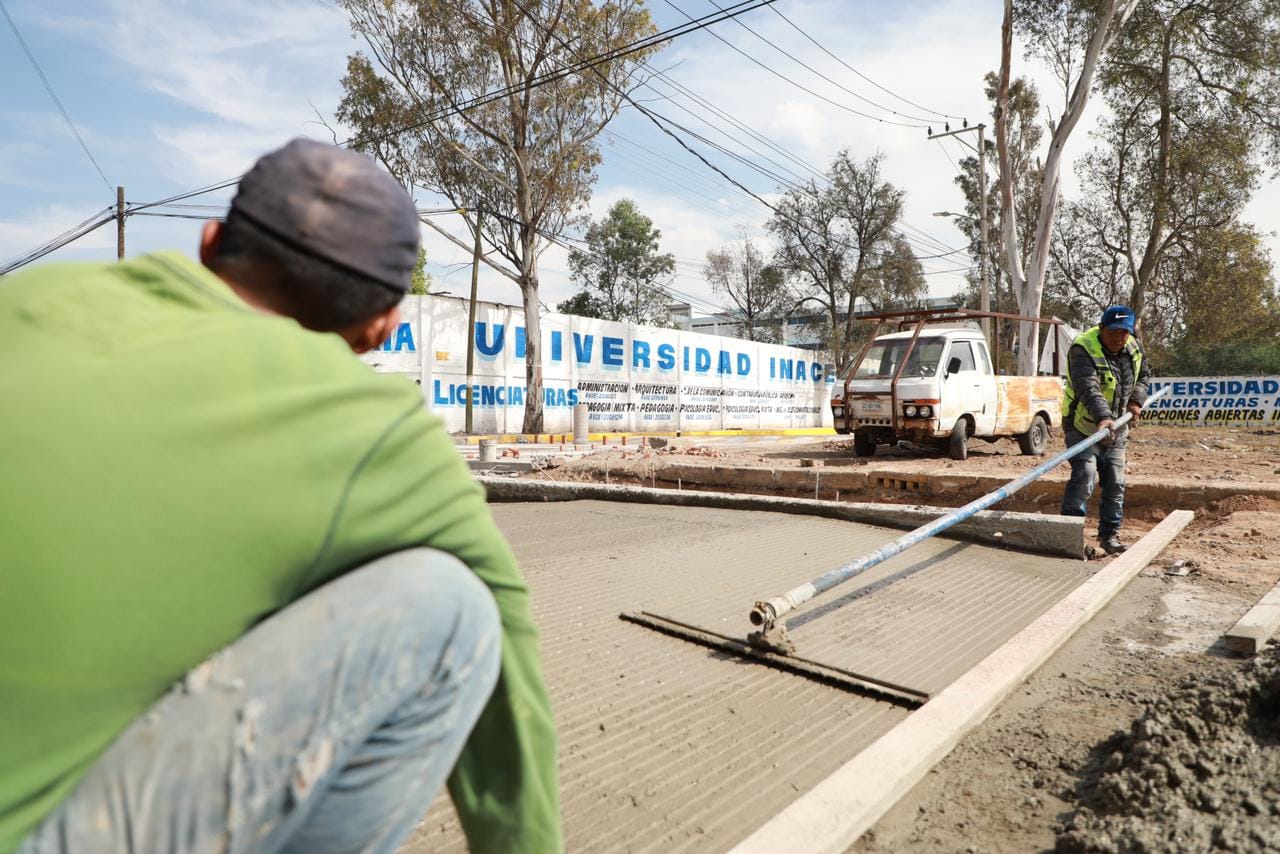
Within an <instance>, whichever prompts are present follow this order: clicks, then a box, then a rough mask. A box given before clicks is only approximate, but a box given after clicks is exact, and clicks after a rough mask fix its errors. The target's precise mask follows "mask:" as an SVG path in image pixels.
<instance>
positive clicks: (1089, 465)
mask: <svg viewBox="0 0 1280 854" xmlns="http://www.w3.org/2000/svg"><path fill="white" fill-rule="evenodd" d="M1063 432H1064V434H1065V438H1066V443H1067V447H1071V446H1072V445H1075V444H1077V443H1079V442H1083V441H1084V440H1085V439H1087V438H1089V437H1088V436H1086V435H1084V434H1083V433H1079V432H1077V431H1076V430H1074V429H1072V428H1070V427H1067V428H1065V429H1064V431H1063ZM1127 438H1128V437H1127V436H1125V437H1122V438H1121V439H1120V440H1119V441H1117V442H1115V443H1114V444H1113V445H1111V447H1109V448H1104V447H1102V445H1101V444H1098V445H1094V446H1093V447H1092V448H1089V449H1088V450H1086V451H1084V452H1083V453H1080V454H1077V455H1076V456H1074V457H1072V458H1071V479H1070V480H1069V481H1067V489H1066V491H1065V492H1064V493H1063V494H1062V515H1063V516H1088V515H1089V513H1088V510H1087V505H1088V502H1089V496H1091V495H1093V484H1094V481H1095V480H1101V481H1102V501H1101V502H1100V503H1099V504H1098V537H1099V538H1100V539H1106V538H1107V537H1111V536H1114V535H1116V534H1117V533H1119V532H1120V523H1121V522H1123V521H1124V446H1125V439H1127Z"/></svg>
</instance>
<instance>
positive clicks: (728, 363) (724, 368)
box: [378, 320, 1280, 406]
mask: <svg viewBox="0 0 1280 854" xmlns="http://www.w3.org/2000/svg"><path fill="white" fill-rule="evenodd" d="M572 335H573V361H574V362H575V363H576V364H578V365H591V364H592V363H593V358H594V356H595V354H596V353H597V351H598V354H599V363H598V364H599V365H600V367H603V368H605V369H606V370H610V371H615V370H619V369H621V368H622V367H624V366H625V364H626V361H627V355H626V354H627V343H628V339H627V338H625V337H618V336H611V335H601V336H598V337H599V339H600V347H599V348H597V347H596V346H595V345H596V338H597V336H596V335H594V334H590V333H586V334H584V333H580V332H574V333H572ZM511 337H512V339H513V342H514V347H515V352H514V354H513V357H514V358H516V359H523V358H524V357H525V351H526V349H527V346H528V341H527V338H526V331H525V327H523V326H515V327H513V332H512V336H511ZM474 338H475V346H476V350H477V351H478V352H479V354H480V358H481V359H484V360H486V361H493V360H494V359H496V358H497V357H498V356H499V355H500V354H501V353H502V351H503V348H504V347H505V346H506V344H507V327H506V325H505V324H502V323H489V322H486V321H483V320H479V321H476V324H475V328H474ZM564 339H565V333H564V332H563V331H561V330H559V329H553V330H549V332H548V334H547V341H548V343H549V348H548V350H549V361H550V362H552V363H561V362H563V361H565V355H566V354H565V340H564ZM630 344H631V347H630V349H631V360H630V362H631V367H633V368H637V369H641V370H652V369H654V368H656V369H657V370H659V371H663V372H671V371H675V370H676V369H677V361H679V362H680V364H681V366H682V367H683V370H684V371H686V372H693V373H698V374H709V373H715V374H717V375H719V376H732V375H734V374H736V375H737V376H739V377H748V376H750V375H751V373H752V370H753V368H754V366H753V364H752V359H751V356H750V354H748V353H737V352H734V351H732V350H724V349H720V350H715V351H713V350H711V349H709V348H706V347H695V346H684V347H681V348H680V350H681V351H682V352H681V353H680V354H679V355H677V348H676V345H673V344H669V343H663V344H657V345H656V346H655V345H654V344H653V343H651V342H650V341H646V340H643V339H640V338H633V339H631V340H630ZM378 349H379V350H380V351H382V352H410V353H415V352H417V344H416V342H415V341H414V338H413V327H412V325H411V324H409V323H407V322H405V323H401V324H400V325H399V326H398V327H397V329H396V332H395V334H394V335H392V336H390V337H389V338H388V339H387V340H386V341H384V342H383V343H382V345H381V346H380V347H379V348H378ZM768 378H769V379H770V380H782V381H790V382H812V383H814V384H815V385H816V384H818V383H820V382H823V381H824V380H825V382H826V383H827V384H828V385H831V384H834V383H835V382H836V377H835V367H834V366H833V365H824V364H823V363H821V362H811V361H807V360H804V359H788V358H784V357H777V356H770V357H769V374H768ZM1277 386H1280V383H1277V382H1276V381H1275V380H1271V379H1260V380H1243V381H1240V380H1232V381H1208V382H1182V381H1179V382H1175V383H1174V389H1175V394H1191V395H1199V394H1203V395H1206V396H1211V395H1214V394H1221V395H1226V394H1232V395H1239V394H1245V395H1257V394H1276V393H1277V392H1280V388H1278V387H1277ZM1153 388H1154V386H1153ZM463 394H464V396H465V390H464V392H463ZM495 394H496V391H495ZM508 398H509V395H508ZM566 399H567V398H566ZM1240 400H1241V401H1242V403H1241V404H1240V405H1242V406H1243V405H1244V403H1243V401H1246V400H1247V398H1243V397H1242V398H1240ZM440 405H447V404H445V403H440ZM1166 405H1176V404H1166Z"/></svg>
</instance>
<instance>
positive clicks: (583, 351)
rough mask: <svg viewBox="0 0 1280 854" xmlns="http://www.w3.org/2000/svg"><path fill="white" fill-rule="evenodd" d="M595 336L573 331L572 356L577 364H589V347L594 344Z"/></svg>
mask: <svg viewBox="0 0 1280 854" xmlns="http://www.w3.org/2000/svg"><path fill="white" fill-rule="evenodd" d="M595 341H596V337H595V336H594V335H585V336H584V335H579V334H578V333H577V332H575V333H573V358H574V359H575V360H576V361H577V363H578V364H579V365H589V364H591V348H592V347H593V346H594V344H595Z"/></svg>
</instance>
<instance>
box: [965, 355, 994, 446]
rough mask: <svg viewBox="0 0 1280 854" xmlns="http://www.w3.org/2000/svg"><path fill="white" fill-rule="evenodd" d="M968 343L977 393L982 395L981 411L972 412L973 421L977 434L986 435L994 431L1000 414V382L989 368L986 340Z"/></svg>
mask: <svg viewBox="0 0 1280 854" xmlns="http://www.w3.org/2000/svg"><path fill="white" fill-rule="evenodd" d="M969 343H970V345H971V346H972V347H973V356H974V364H975V367H976V368H977V376H978V386H979V393H980V394H981V396H982V412H981V413H977V412H975V413H974V415H973V418H974V423H976V424H977V426H978V435H979V436H988V435H990V434H992V433H994V432H995V431H996V422H997V419H998V416H999V414H1000V384H999V383H997V382H996V375H995V372H994V371H992V370H991V359H990V358H989V357H988V356H987V342H986V341H971V342H969Z"/></svg>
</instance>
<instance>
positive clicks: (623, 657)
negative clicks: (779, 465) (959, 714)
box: [405, 501, 1087, 854]
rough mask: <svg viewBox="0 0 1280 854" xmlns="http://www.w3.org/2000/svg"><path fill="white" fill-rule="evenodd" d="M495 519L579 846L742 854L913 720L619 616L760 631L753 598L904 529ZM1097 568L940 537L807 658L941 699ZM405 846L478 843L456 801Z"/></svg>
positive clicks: (807, 648)
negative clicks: (550, 716) (636, 614)
mask: <svg viewBox="0 0 1280 854" xmlns="http://www.w3.org/2000/svg"><path fill="white" fill-rule="evenodd" d="M493 511H494V515H495V518H496V519H497V520H498V523H499V525H500V526H501V528H502V529H503V532H504V533H505V534H506V536H507V537H508V539H509V540H510V541H511V544H512V546H513V548H514V549H515V552H516V555H517V557H518V558H519V560H520V564H521V567H522V569H523V571H524V573H525V576H526V578H527V580H528V582H529V585H530V589H531V593H532V602H533V608H534V616H535V619H536V620H537V622H538V624H539V626H540V627H541V629H542V632H543V653H544V660H545V666H546V673H547V680H548V683H549V686H550V690H551V694H552V699H553V702H554V704H555V709H556V715H557V720H558V722H559V730H560V763H561V764H560V770H561V785H562V799H563V807H564V817H565V830H566V835H567V842H568V848H569V850H571V851H663V852H666V851H688V850H699V851H716V850H724V849H727V848H729V847H731V846H732V845H733V844H734V843H735V842H737V841H739V840H741V839H743V838H745V837H746V836H747V835H748V834H749V833H750V832H751V831H752V830H754V829H755V828H756V827H757V826H759V825H760V824H762V823H763V822H764V821H765V820H767V819H768V818H769V817H771V816H772V815H774V814H775V813H776V812H777V811H778V810H780V809H781V808H782V807H783V806H785V805H786V804H788V803H790V802H791V801H792V800H794V799H795V797H796V796H798V795H799V794H801V793H802V792H804V791H807V790H808V789H809V788H811V787H812V786H813V785H815V784H816V783H817V782H819V781H820V780H822V779H823V778H824V777H826V776H827V775H828V774H830V773H831V772H832V771H834V770H835V769H836V768H837V767H839V766H840V765H841V764H843V763H844V762H845V761H847V760H848V759H850V758H851V757H852V756H854V755H855V754H856V753H857V752H858V751H859V750H861V749H862V748H863V747H865V746H866V745H867V744H869V743H870V742H871V741H872V740H874V739H875V738H876V737H878V736H879V735H881V734H883V733H884V732H887V731H888V730H889V729H890V728H891V727H892V726H893V725H894V724H895V723H896V722H898V721H900V720H902V719H903V718H904V717H905V716H906V715H907V714H909V712H908V711H906V710H905V709H903V708H902V707H900V706H897V705H893V704H890V703H886V702H883V701H879V700H876V699H872V698H868V697H863V696H858V695H855V694H851V693H848V692H846V691H842V690H840V689H837V688H833V687H830V686H828V685H824V684H820V683H818V682H815V681H812V680H810V679H806V678H804V677H802V676H797V675H793V674H789V673H784V672H781V671H778V670H775V669H773V668H770V667H767V666H765V665H763V664H759V663H754V662H747V661H742V660H740V659H737V658H734V657H732V656H728V655H725V654H723V653H719V652H715V651H713V650H709V649H707V648H704V647H700V646H696V645H694V644H691V643H688V642H685V641H681V640H677V639H675V638H671V637H668V636H666V635H663V634H660V633H657V632H654V631H651V630H648V629H645V628H643V627H640V626H636V625H633V624H630V623H626V622H623V621H621V620H619V619H618V614H619V613H620V612H622V611H633V610H638V609H646V610H653V611H657V612H659V613H670V614H671V615H673V616H681V617H683V618H685V619H689V620H690V621H692V622H697V623H700V624H704V625H706V626H707V627H708V628H713V629H714V630H716V631H721V632H723V633H724V634H733V635H740V634H745V631H746V629H747V619H746V615H747V611H748V610H749V608H750V606H751V604H752V603H753V602H754V601H755V600H756V599H758V598H762V597H766V596H772V595H776V594H778V593H781V592H783V591H785V590H786V589H788V588H790V587H792V586H794V585H795V584H796V583H799V582H801V581H805V580H808V579H810V578H812V577H813V576H815V575H817V574H819V573H821V572H823V571H825V570H827V569H830V568H832V567H834V566H837V565H839V564H842V563H845V562H847V561H849V560H852V559H853V558H855V557H857V556H858V555H860V554H862V553H864V552H866V551H870V550H871V549H873V548H875V547H876V546H878V545H880V544H882V543H883V542H886V541H888V540H890V539H892V538H894V537H895V536H897V534H898V532H896V531H892V530H888V529H881V528H872V527H869V526H865V525H859V524H856V523H851V522H844V521H839V520H831V519H816V518H814V519H811V518H805V517H796V516H793V515H784V514H775V513H761V512H744V511H735V510H720V509H710V508H689V507H663V506H654V505H630V504H621V503H615V502H594V501H582V502H565V503H552V504H545V503H538V504H504V505H497V506H495V507H494V508H493ZM1086 574H1087V564H1084V563H1082V562H1080V561H1072V560H1065V559H1055V558H1046V557H1032V556H1026V555H1022V554H1020V553H1016V552H1009V551H1002V550H999V549H995V548H990V547H985V546H978V545H973V544H967V543H959V542H953V541H945V540H937V541H933V542H928V543H925V544H923V545H921V546H919V547H917V548H915V549H912V550H910V551H909V552H907V553H906V554H904V555H900V556H898V557H897V558H895V559H894V560H893V561H890V562H888V563H886V564H885V565H882V566H881V567H878V568H877V569H876V570H873V571H872V572H870V573H867V574H866V575H865V576H862V577H860V578H859V579H857V580H855V581H852V582H850V583H849V584H848V585H846V586H844V587H841V588H837V589H836V590H835V591H832V592H831V593H829V594H827V597H826V598H825V599H819V600H816V601H815V602H814V603H812V604H811V606H810V607H808V608H806V609H804V610H802V611H801V612H799V613H797V614H796V615H795V616H794V618H793V620H792V622H791V625H792V632H793V634H794V636H795V639H796V640H797V642H798V643H799V644H800V647H801V650H802V652H803V654H804V655H806V656H808V657H815V658H825V659H830V660H832V661H838V662H839V663H840V665H841V666H845V667H849V668H850V669H855V670H861V671H865V672H867V673H869V674H872V675H877V676H880V677H882V678H887V679H892V680H893V681H899V682H905V683H906V684H910V685H913V686H915V687H923V688H924V689H925V690H930V691H936V690H937V689H939V688H941V687H943V686H944V685H945V684H946V683H947V682H948V681H950V679H952V678H954V677H955V676H956V675H958V674H959V673H960V672H963V671H964V670H965V669H967V668H968V667H969V666H971V665H972V664H973V663H976V662H977V661H978V660H980V659H981V658H982V657H983V656H984V655H985V654H986V653H987V652H989V651H990V650H991V649H994V648H995V646H997V645H999V643H1001V642H1002V641H1004V640H1006V639H1007V638H1008V637H1010V636H1011V635H1012V634H1014V633H1015V632H1016V631H1017V630H1018V629H1020V628H1022V627H1023V626H1024V625H1026V624H1027V623H1028V622H1030V621H1031V620H1032V619H1033V618H1034V617H1035V616H1037V615H1038V614H1039V613H1040V612H1041V611H1043V610H1044V609H1045V608H1046V607H1048V605H1049V604H1051V603H1052V602H1054V601H1057V599H1058V598H1060V597H1061V596H1062V595H1064V594H1065V593H1066V591H1067V590H1069V589H1070V588H1071V587H1073V586H1074V585H1075V584H1077V583H1078V582H1079V581H1080V580H1081V579H1082V578H1083V577H1084V576H1085V575H1086ZM870 590H874V594H872V595H867V593H868V591H870ZM859 594H861V595H859ZM837 604H838V605H839V607H836V606H837ZM405 850H406V851H410V852H415V854H417V852H426V851H441V850H443V851H462V850H465V843H464V841H463V839H462V836H461V832H460V830H459V829H458V826H457V823H456V819H455V818H454V817H453V816H452V808H451V807H450V806H449V804H448V801H447V798H443V797H442V798H441V799H440V800H439V801H438V802H437V803H436V805H435V806H434V807H433V809H432V811H431V812H430V813H429V814H428V816H427V817H426V819H425V820H424V821H423V823H422V824H421V825H420V827H419V828H418V830H417V831H416V833H415V835H414V837H413V839H412V840H411V842H410V843H409V844H408V845H407V846H406V848H405Z"/></svg>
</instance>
